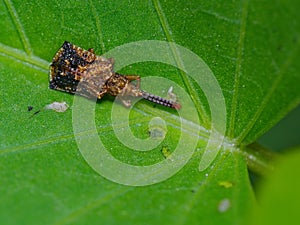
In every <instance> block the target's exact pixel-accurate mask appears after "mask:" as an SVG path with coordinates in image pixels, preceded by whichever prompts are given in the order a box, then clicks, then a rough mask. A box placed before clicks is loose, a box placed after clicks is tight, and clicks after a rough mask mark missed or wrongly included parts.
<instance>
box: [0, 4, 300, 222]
mask: <svg viewBox="0 0 300 225" xmlns="http://www.w3.org/2000/svg"><path fill="white" fill-rule="evenodd" d="M0 11H1V21H0V25H1V34H0V85H1V88H0V93H1V101H0V106H1V110H0V118H1V119H0V121H1V128H0V137H1V143H0V177H1V179H0V220H1V222H2V223H3V224H22V223H23V224H86V223H94V224H95V223H104V224H109V223H110V224H121V223H122V224H124V223H127V224H157V223H170V222H173V224H199V223H203V224H241V223H243V221H245V220H246V219H247V216H248V214H249V211H250V210H251V209H252V208H253V207H254V206H255V205H256V204H255V200H254V196H253V192H252V187H251V185H250V182H249V179H248V173H247V167H246V160H245V158H244V156H243V155H244V153H243V150H242V149H240V147H241V146H244V145H247V144H249V143H252V142H255V141H256V139H257V138H258V137H259V136H261V135H262V134H263V133H264V132H266V131H267V130H268V129H270V128H271V127H272V126H273V125H274V124H275V123H276V122H277V121H278V120H280V119H281V118H282V117H284V115H286V114H287V113H288V112H289V111H290V110H291V109H292V108H294V107H295V106H297V105H298V104H299V102H300V93H299V90H298V89H299V84H300V76H299V74H298V71H299V69H300V68H299V63H297V62H298V61H299V30H300V23H299V21H300V18H299V17H300V15H299V13H298V12H299V3H298V2H296V1H293V0H288V1H279V0H278V1H273V2H272V3H271V2H267V1H248V0H245V1H238V2H237V1H226V2H225V1H215V0H214V1H202V2H199V1H188V2H179V1H161V2H160V1H157V0H153V1H134V2H133V1H119V0H118V1H99V2H98V1H87V2H82V1H59V2H58V1H47V2H41V1H30V2H26V1H18V0H14V1H12V0H4V1H2V2H1V3H0ZM65 40H68V41H70V42H72V43H74V44H76V45H78V46H81V47H83V48H85V49H88V48H90V47H93V48H94V50H95V52H96V53H97V54H99V55H101V54H104V53H107V52H108V51H109V50H112V49H114V48H115V47H117V46H120V45H123V44H126V43H129V42H134V41H141V40H160V41H161V40H166V41H171V42H176V43H177V44H179V45H182V46H184V47H185V48H188V49H190V50H191V51H193V52H194V53H196V54H197V55H199V56H200V57H201V58H202V59H203V60H204V61H205V62H206V63H207V65H208V66H209V67H210V69H211V70H212V71H213V73H214V75H215V76H216V79H217V81H218V82H219V85H220V87H221V89H222V92H223V95H224V96H225V102H226V110H227V132H226V134H225V140H224V145H223V146H222V148H221V154H219V155H218V157H217V158H216V160H215V161H214V163H213V164H212V165H211V166H210V167H209V168H208V169H207V170H206V171H203V172H199V170H198V165H199V161H200V158H201V156H202V155H203V151H204V150H205V146H206V145H207V142H208V137H209V134H210V132H209V129H210V126H211V116H210V113H211V112H210V106H209V104H208V102H207V100H206V97H205V95H204V93H203V92H202V90H201V89H200V87H199V85H198V84H197V83H196V82H195V80H192V79H190V78H189V77H188V76H187V75H186V74H185V73H184V72H183V71H180V70H178V69H176V68H175V67H172V66H170V65H165V64H162V63H156V62H143V63H138V64H134V65H132V66H128V67H125V68H123V69H122V71H120V72H122V73H123V74H139V75H140V76H141V77H142V81H143V78H146V77H150V76H153V75H156V76H160V77H161V78H167V79H169V80H171V81H173V82H175V83H177V84H178V85H179V86H181V87H182V88H184V90H185V91H186V92H187V93H189V95H190V96H191V99H192V100H193V103H194V104H195V109H196V110H197V111H196V112H197V113H198V115H199V121H200V122H199V123H196V124H195V120H192V119H191V118H190V115H184V118H183V119H186V120H187V122H189V123H190V124H191V128H190V129H188V130H187V131H186V133H185V134H190V136H191V137H196V138H197V139H199V140H198V143H197V148H196V149H195V153H194V155H193V157H192V158H191V160H190V161H189V162H188V163H187V165H186V166H185V167H184V168H183V169H181V170H180V171H179V172H178V173H177V174H176V175H174V176H172V177H171V178H170V179H167V180H165V181H164V182H161V183H157V184H154V185H150V186H145V187H132V186H124V185H121V184H117V183H114V182H112V181H111V180H108V179H105V178H104V177H102V176H101V175H99V174H98V173H96V172H95V171H94V170H93V169H92V168H91V167H90V166H89V165H88V164H87V163H86V162H85V160H84V159H83V157H82V156H81V153H80V149H78V145H77V142H76V139H75V137H74V133H73V128H72V125H73V121H72V110H73V107H72V103H73V98H74V96H72V95H69V94H66V93H62V92H58V91H53V90H49V89H48V82H49V79H48V77H49V74H48V70H49V68H48V65H49V64H50V62H51V59H52V57H53V56H54V54H55V52H56V51H57V49H58V48H59V47H60V46H61V45H62V43H63V42H64V41H65ZM174 54H175V55H174V58H176V59H179V60H180V59H181V58H180V55H176V51H175V52H174ZM116 57H117V56H116ZM116 63H118V62H116ZM118 72H119V71H118ZM142 85H143V84H142ZM167 88H168V86H167V85H166V84H161V91H160V93H156V94H160V95H166V92H167V90H168V89H167ZM176 91H177V90H176V89H175V90H174V93H176ZM179 97H180V96H179ZM54 101H58V102H61V101H65V102H67V103H68V104H69V105H71V108H70V109H69V110H67V111H66V112H64V113H56V112H54V111H50V110H43V111H41V112H40V113H39V114H36V115H35V116H33V117H31V115H32V114H33V112H35V111H36V110H38V109H42V108H43V107H45V105H47V104H50V103H52V102H54ZM28 106H33V108H34V109H33V111H30V112H28V111H27V108H28ZM112 106H113V99H111V98H109V97H105V98H104V99H102V100H101V101H99V102H98V103H97V104H96V106H95V123H96V128H97V132H98V134H99V137H100V138H101V140H102V142H103V143H104V145H105V146H106V148H107V149H108V150H109V152H110V153H111V155H113V156H114V157H115V158H117V159H119V160H120V161H122V162H124V163H128V164H132V165H137V166H141V165H143V166H147V165H152V164H154V163H158V162H160V161H163V160H165V157H166V156H165V155H164V154H162V153H161V150H162V149H163V148H168V149H169V150H170V151H171V152H172V151H173V150H174V149H175V148H176V145H177V143H178V140H179V139H180V135H181V129H180V117H179V116H178V114H177V113H176V112H174V110H172V109H166V108H163V107H156V108H153V105H152V104H149V103H146V102H145V101H141V102H139V103H137V104H136V105H135V106H134V107H133V109H132V110H131V111H130V128H131V131H132V132H133V134H134V135H136V136H137V137H138V138H141V139H146V138H149V127H148V124H149V122H151V120H152V118H153V117H161V118H163V119H164V120H165V121H166V126H167V129H168V132H167V133H166V135H165V138H164V139H163V140H162V142H161V143H160V144H159V145H158V146H157V147H156V148H154V149H153V150H151V151H150V152H137V151H134V150H132V149H131V148H129V147H126V146H124V145H123V144H122V143H121V142H120V141H118V139H117V137H116V136H115V134H114V130H113V127H112V125H111V122H112V121H111V109H112ZM84 116H85V113H84V109H82V117H83V118H84ZM30 117H31V118H30ZM190 120H191V121H190ZM196 121H197V120H196ZM194 126H195V127H197V129H194ZM116 128H117V129H119V130H121V131H122V129H127V127H126V124H125V123H119V124H117V126H116ZM198 129H199V130H200V132H195V130H196V131H198ZM88 134H89V133H88ZM153 141H157V140H154V139H153ZM159 141H161V140H159ZM187 145H188V144H187ZM113 172H114V171H113ZM118 172H119V171H115V173H116V174H117V173H118Z"/></svg>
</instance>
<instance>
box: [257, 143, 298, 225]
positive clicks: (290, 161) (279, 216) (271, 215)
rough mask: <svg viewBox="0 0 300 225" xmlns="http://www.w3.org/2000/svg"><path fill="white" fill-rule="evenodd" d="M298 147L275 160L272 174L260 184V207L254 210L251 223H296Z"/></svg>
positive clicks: (265, 224) (266, 224)
mask: <svg viewBox="0 0 300 225" xmlns="http://www.w3.org/2000/svg"><path fill="white" fill-rule="evenodd" d="M299 150H300V147H295V148H293V149H290V151H291V152H290V153H289V154H287V155H285V156H284V158H282V159H281V160H279V161H278V162H277V164H278V165H277V168H276V171H275V173H274V174H272V176H269V177H268V179H267V180H266V181H264V182H263V184H261V189H260V191H259V193H258V197H259V201H260V203H261V204H260V207H259V208H257V209H255V210H254V214H253V217H252V224H264V225H268V224H273V225H275V224H282V223H288V224H298V223H299V219H300V216H299V211H298V209H299V207H300V194H299V188H300V182H299V179H298V167H299V160H300V154H299Z"/></svg>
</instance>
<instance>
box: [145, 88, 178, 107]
mask: <svg viewBox="0 0 300 225" xmlns="http://www.w3.org/2000/svg"><path fill="white" fill-rule="evenodd" d="M142 97H143V98H144V99H146V100H148V101H150V102H154V103H156V104H159V105H163V106H166V107H170V108H174V109H180V108H181V105H180V104H179V103H177V102H174V101H171V100H168V99H165V98H162V97H159V96H156V95H153V94H150V93H147V92H144V91H142Z"/></svg>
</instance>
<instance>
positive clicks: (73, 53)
mask: <svg viewBox="0 0 300 225" xmlns="http://www.w3.org/2000/svg"><path fill="white" fill-rule="evenodd" d="M113 65H114V60H113V59H112V58H110V59H106V58H104V57H102V56H97V55H95V54H94V51H93V49H89V50H84V49H82V48H80V47H77V46H75V45H73V44H71V43H70V42H67V41H65V42H64V44H63V45H62V47H61V48H60V49H59V50H58V52H57V53H56V54H55V56H54V58H53V60H52V63H51V65H50V85H49V87H50V88H51V89H55V90H60V91H64V92H69V93H72V94H75V92H76V93H78V94H79V95H81V96H84V97H87V98H95V97H97V98H98V99H101V98H102V97H103V96H104V95H105V94H109V95H112V96H120V97H121V100H122V102H123V104H124V105H125V106H127V107H128V106H130V105H131V102H130V100H128V99H126V97H130V96H133V97H138V96H140V97H142V98H144V99H146V100H148V101H152V102H155V103H157V104H160V105H164V106H167V107H170V108H175V109H180V107H181V106H180V104H179V103H176V102H173V101H170V100H167V99H163V98H161V97H158V96H155V95H152V94H149V93H147V92H144V91H142V90H140V87H139V86H140V85H139V84H140V77H139V76H131V75H130V76H126V75H121V74H118V73H115V72H114V70H113ZM133 80H137V85H135V84H133V83H132V82H131V81H133ZM79 83H80V85H79Z"/></svg>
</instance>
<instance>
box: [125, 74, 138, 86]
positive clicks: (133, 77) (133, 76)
mask: <svg viewBox="0 0 300 225" xmlns="http://www.w3.org/2000/svg"><path fill="white" fill-rule="evenodd" d="M125 77H126V79H128V80H129V81H134V80H136V81H137V84H136V86H137V87H138V89H140V85H141V77H140V76H136V75H125Z"/></svg>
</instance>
